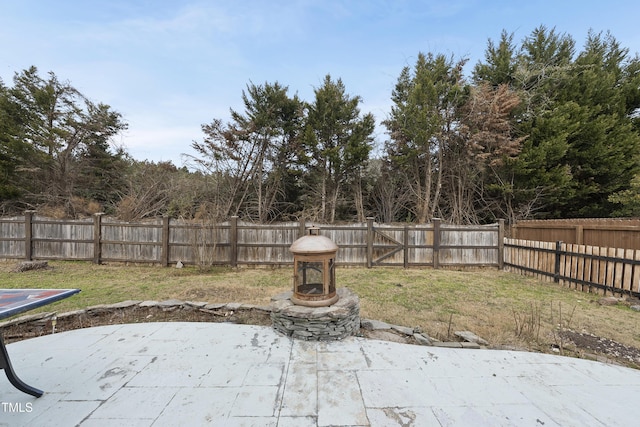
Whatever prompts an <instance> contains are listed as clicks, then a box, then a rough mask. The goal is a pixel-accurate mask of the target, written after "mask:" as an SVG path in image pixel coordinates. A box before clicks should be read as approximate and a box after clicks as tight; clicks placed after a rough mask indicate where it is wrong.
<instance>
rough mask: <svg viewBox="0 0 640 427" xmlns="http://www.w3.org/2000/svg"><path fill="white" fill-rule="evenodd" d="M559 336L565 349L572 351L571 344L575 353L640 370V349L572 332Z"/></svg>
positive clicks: (559, 333)
mask: <svg viewBox="0 0 640 427" xmlns="http://www.w3.org/2000/svg"><path fill="white" fill-rule="evenodd" d="M558 336H559V337H560V338H561V340H563V341H565V342H564V343H563V346H564V347H569V349H571V344H573V346H575V349H574V351H578V352H580V351H583V352H588V353H592V354H595V355H602V356H605V357H607V358H609V359H612V360H615V361H616V362H618V363H621V364H624V365H626V366H629V367H633V368H640V349H638V348H635V347H631V346H628V345H624V344H621V343H619V342H616V341H613V340H610V339H608V338H603V337H599V336H596V335H593V334H588V333H584V332H575V331H571V330H564V331H560V332H558Z"/></svg>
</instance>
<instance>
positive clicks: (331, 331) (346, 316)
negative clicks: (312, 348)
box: [271, 227, 360, 341]
mask: <svg viewBox="0 0 640 427" xmlns="http://www.w3.org/2000/svg"><path fill="white" fill-rule="evenodd" d="M289 250H290V251H291V253H292V254H293V291H290V292H285V293H283V294H280V295H277V296H275V297H273V298H272V301H273V302H272V305H271V320H272V322H273V327H274V329H275V330H276V331H278V332H281V333H283V334H285V335H288V336H292V337H294V338H299V339H304V340H312V341H331V340H338V339H342V338H344V337H347V336H350V335H354V334H355V333H356V332H357V331H358V330H359V329H360V300H359V298H358V296H357V295H355V294H354V293H352V292H351V291H349V290H348V289H346V288H340V289H337V290H336V274H335V265H336V263H335V260H336V253H337V252H338V246H337V245H336V244H335V243H333V242H332V241H331V240H330V239H328V238H327V237H325V236H322V235H320V229H319V228H317V227H311V228H309V234H308V235H306V236H303V237H301V238H299V239H298V240H296V241H295V242H293V244H292V245H291V247H290V248H289Z"/></svg>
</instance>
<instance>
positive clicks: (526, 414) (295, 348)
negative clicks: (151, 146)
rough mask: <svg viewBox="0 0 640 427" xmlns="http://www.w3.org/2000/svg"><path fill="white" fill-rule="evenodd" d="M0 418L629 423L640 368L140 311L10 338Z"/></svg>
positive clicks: (636, 411) (637, 413)
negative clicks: (30, 391) (117, 321)
mask: <svg viewBox="0 0 640 427" xmlns="http://www.w3.org/2000/svg"><path fill="white" fill-rule="evenodd" d="M7 348H8V351H9V354H10V356H11V360H12V363H13V366H14V368H15V370H16V373H17V374H18V375H19V376H20V378H21V379H22V380H23V381H25V382H26V383H27V384H29V385H32V386H34V387H37V388H40V389H42V390H44V391H45V394H44V395H43V396H42V397H41V398H34V397H33V396H30V395H27V394H24V393H22V392H20V391H18V390H16V389H14V388H13V387H12V386H11V385H10V384H9V382H8V381H7V380H6V378H5V377H4V375H0V426H11V427H15V426H56V427H59V426H75V425H80V426H83V427H87V426H89V427H97V426H113V425H122V426H180V425H185V426H186V425H188V426H200V425H202V426H279V427H287V426H296V427H298V426H302V427H304V426H336V425H349V426H396V425H397V426H401V425H411V426H482V425H486V426H498V425H499V426H510V425H512V426H541V425H544V426H630V425H637V424H638V423H639V422H640V421H639V420H640V405H637V404H636V402H635V400H634V399H635V398H636V397H637V396H640V371H638V370H634V369H629V368H624V367H620V366H616V365H607V364H603V363H600V362H593V361H587V360H580V359H573V358H567V357H562V356H553V355H546V354H537V353H526V352H514V351H498V350H472V349H451V348H440V347H429V346H413V345H407V344H399V343H392V342H387V341H376V340H370V339H364V338H354V337H352V338H347V339H345V340H342V341H338V342H305V341H298V340H292V339H290V338H288V337H284V336H282V335H280V334H278V333H276V332H275V331H273V330H272V329H271V328H269V327H263V326H251V325H234V324H226V323H143V324H131V325H113V326H101V327H95V328H88V329H81V330H76V331H70V332H64V333H59V334H55V335H47V336H43V337H39V338H33V339H29V340H24V341H20V342H16V343H13V344H10V345H8V346H7Z"/></svg>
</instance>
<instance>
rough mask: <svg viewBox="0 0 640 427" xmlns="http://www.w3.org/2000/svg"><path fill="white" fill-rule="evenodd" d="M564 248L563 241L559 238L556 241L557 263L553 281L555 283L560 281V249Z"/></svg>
mask: <svg viewBox="0 0 640 427" xmlns="http://www.w3.org/2000/svg"><path fill="white" fill-rule="evenodd" d="M561 250H562V241H560V240H558V241H557V242H556V252H555V255H556V263H555V267H554V270H553V281H554V282H555V283H559V282H560V251H561Z"/></svg>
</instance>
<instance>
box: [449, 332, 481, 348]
mask: <svg viewBox="0 0 640 427" xmlns="http://www.w3.org/2000/svg"><path fill="white" fill-rule="evenodd" d="M454 334H455V336H457V337H460V338H462V339H463V340H465V341H467V342H472V343H476V344H480V345H489V343H488V342H487V341H486V340H484V339H482V338H480V337H479V336H477V335H476V334H474V333H473V332H471V331H457V332H454Z"/></svg>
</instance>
